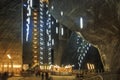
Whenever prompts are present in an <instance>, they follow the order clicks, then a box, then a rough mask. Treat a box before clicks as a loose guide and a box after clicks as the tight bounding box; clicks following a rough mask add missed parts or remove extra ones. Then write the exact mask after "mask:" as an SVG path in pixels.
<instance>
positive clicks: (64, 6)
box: [49, 0, 120, 72]
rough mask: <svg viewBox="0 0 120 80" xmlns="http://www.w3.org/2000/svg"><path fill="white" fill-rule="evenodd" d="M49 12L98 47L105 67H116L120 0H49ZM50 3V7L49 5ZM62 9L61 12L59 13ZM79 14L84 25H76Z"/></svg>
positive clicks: (119, 61)
mask: <svg viewBox="0 0 120 80" xmlns="http://www.w3.org/2000/svg"><path fill="white" fill-rule="evenodd" d="M49 1H50V2H49V4H50V5H49V7H50V12H51V13H52V15H53V16H54V17H55V18H56V19H58V20H59V21H60V22H61V23H62V24H64V25H65V26H67V27H68V28H70V29H71V30H73V31H78V32H80V33H81V34H82V36H83V37H84V38H85V39H86V40H88V41H89V42H90V43H92V44H93V45H95V46H96V47H98V48H99V51H100V55H101V59H102V61H103V63H104V65H105V66H104V67H105V69H106V70H107V69H110V70H111V71H115V72H116V71H119V69H120V58H119V57H120V55H119V53H120V23H119V22H120V0H64V1H63V0H49ZM52 6H53V7H52ZM61 11H63V16H61V15H60V14H61ZM80 17H83V21H84V28H83V29H81V28H80Z"/></svg>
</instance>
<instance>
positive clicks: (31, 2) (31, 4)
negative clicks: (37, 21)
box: [30, 0, 33, 8]
mask: <svg viewBox="0 0 120 80" xmlns="http://www.w3.org/2000/svg"><path fill="white" fill-rule="evenodd" d="M30 6H31V8H32V6H33V1H32V0H30Z"/></svg>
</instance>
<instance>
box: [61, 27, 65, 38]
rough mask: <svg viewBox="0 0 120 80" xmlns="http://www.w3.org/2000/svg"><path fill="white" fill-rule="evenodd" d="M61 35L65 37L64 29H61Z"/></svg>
mask: <svg viewBox="0 0 120 80" xmlns="http://www.w3.org/2000/svg"><path fill="white" fill-rule="evenodd" d="M61 35H62V36H63V35H64V29H63V28H61Z"/></svg>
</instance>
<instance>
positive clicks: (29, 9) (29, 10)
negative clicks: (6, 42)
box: [26, 0, 32, 41]
mask: <svg viewBox="0 0 120 80" xmlns="http://www.w3.org/2000/svg"><path fill="white" fill-rule="evenodd" d="M30 5H32V0H27V19H26V22H27V23H26V41H28V39H29V30H30V17H31V7H32V6H30Z"/></svg>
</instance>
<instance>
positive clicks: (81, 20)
mask: <svg viewBox="0 0 120 80" xmlns="http://www.w3.org/2000/svg"><path fill="white" fill-rule="evenodd" d="M80 28H81V29H83V18H82V17H80Z"/></svg>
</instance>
